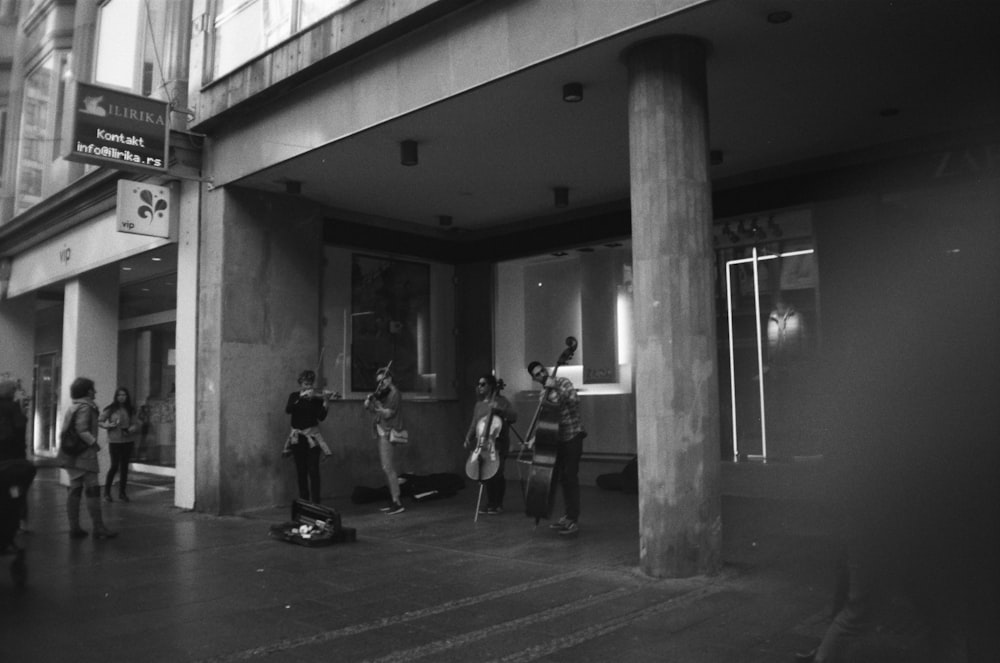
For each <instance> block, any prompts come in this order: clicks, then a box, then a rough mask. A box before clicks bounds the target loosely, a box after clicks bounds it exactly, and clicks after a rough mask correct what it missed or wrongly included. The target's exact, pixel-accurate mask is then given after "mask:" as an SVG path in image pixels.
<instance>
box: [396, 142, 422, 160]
mask: <svg viewBox="0 0 1000 663" xmlns="http://www.w3.org/2000/svg"><path fill="white" fill-rule="evenodd" d="M418 161H419V159H418V156H417V141H415V140H404V141H403V142H402V143H400V144H399V163H401V164H403V165H404V166H416V165H417V163H418Z"/></svg>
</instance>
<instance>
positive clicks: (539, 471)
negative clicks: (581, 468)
mask: <svg viewBox="0 0 1000 663" xmlns="http://www.w3.org/2000/svg"><path fill="white" fill-rule="evenodd" d="M576 347H577V342H576V339H575V338H573V337H572V336H567V337H566V348H565V349H564V350H563V351H562V353H561V354H560V355H559V358H558V359H557V360H556V365H555V368H554V369H553V370H552V375H550V376H549V377H550V378H552V380H553V381H554V380H555V378H556V373H558V372H559V367H560V366H563V365H565V364H567V363H569V361H570V360H571V359H572V358H573V353H574V352H576ZM551 389H552V387H546V386H545V385H542V397H541V399H540V400H539V402H538V409H537V410H536V411H535V416H534V418H533V419H532V420H531V425H530V426H528V433H527V438H528V447H529V448H531V449H532V458H531V469H530V470H529V471H528V484H527V486H526V487H525V491H524V511H525V513H526V514H527V515H529V516H532V517H534V519H535V525H536V526H537V525H538V521H539V520H541V519H542V518H545V519H548V518H549V517H550V516H551V515H552V504H553V502H554V501H555V489H556V487H555V484H554V483H553V482H552V474H553V471H554V469H555V464H556V453H557V451H558V449H559V406H558V405H556V404H555V403H552V402H551V401H550V400H549V399H548V395H549V391H550V390H551Z"/></svg>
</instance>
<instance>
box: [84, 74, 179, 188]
mask: <svg viewBox="0 0 1000 663" xmlns="http://www.w3.org/2000/svg"><path fill="white" fill-rule="evenodd" d="M75 98H76V101H75V105H74V110H73V126H72V131H71V134H70V135H71V140H70V141H69V148H70V151H69V154H67V155H66V158H67V159H69V160H70V161H80V162H83V163H91V164H96V165H99V166H111V167H116V168H127V169H133V170H153V171H156V172H164V171H166V170H167V149H168V139H169V137H170V126H169V121H168V120H169V117H170V106H169V104H168V103H167V102H166V101H160V100H158V99H150V98H149V97H143V96H140V95H137V94H128V93H125V92H120V91H118V90H112V89H110V88H105V87H99V86H97V85H91V84H90V83H77V84H76V94H75Z"/></svg>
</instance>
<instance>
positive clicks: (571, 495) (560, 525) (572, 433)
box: [528, 361, 587, 536]
mask: <svg viewBox="0 0 1000 663" xmlns="http://www.w3.org/2000/svg"><path fill="white" fill-rule="evenodd" d="M528 373H530V374H531V378H532V379H533V380H534V381H535V382H537V383H538V384H540V385H542V387H544V388H543V389H542V396H541V398H542V399H545V400H547V401H548V402H549V403H551V404H552V405H555V406H556V407H557V408H558V410H559V433H558V438H559V447H558V449H557V450H556V462H555V465H554V466H553V468H552V480H553V481H559V482H560V484H562V493H563V502H565V505H566V515H564V516H563V517H562V518H560V519H559V520H558V521H557V522H555V523H552V524H551V525H549V527H551V528H552V529H555V530H558V531H559V534H560V535H562V536H573V535H576V534H578V533H579V531H580V526H579V524H578V521H579V519H580V477H579V473H580V456H582V455H583V438H585V437H587V432H586V431H585V430H584V429H583V424H582V423H581V422H580V396H579V395H578V394H577V392H576V388H575V387H574V386H573V383H572V382H570V381H569V380H567V379H566V378H563V377H556V378H552V377H550V376H549V372H548V370H546V368H545V367H544V366H542V364H541V362H537V361H533V362H531V363H530V364H528Z"/></svg>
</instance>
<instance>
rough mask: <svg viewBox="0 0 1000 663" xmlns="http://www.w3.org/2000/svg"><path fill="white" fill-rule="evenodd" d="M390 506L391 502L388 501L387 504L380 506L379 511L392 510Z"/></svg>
mask: <svg viewBox="0 0 1000 663" xmlns="http://www.w3.org/2000/svg"><path fill="white" fill-rule="evenodd" d="M392 507H393V503H392V502H389V504H388V505H387V506H384V507H382V508H381V509H379V511H381V512H382V513H386V512H387V511H392Z"/></svg>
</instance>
